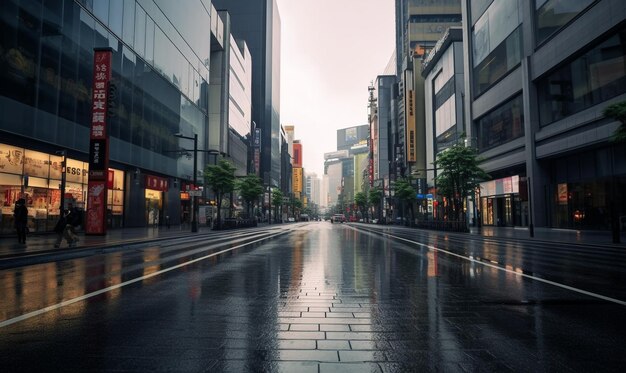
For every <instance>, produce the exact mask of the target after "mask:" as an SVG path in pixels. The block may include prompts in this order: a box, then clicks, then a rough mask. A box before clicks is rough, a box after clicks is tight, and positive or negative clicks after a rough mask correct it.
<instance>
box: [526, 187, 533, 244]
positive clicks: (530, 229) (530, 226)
mask: <svg viewBox="0 0 626 373" xmlns="http://www.w3.org/2000/svg"><path fill="white" fill-rule="evenodd" d="M526 182H527V184H526V188H527V189H528V220H529V224H528V232H529V233H530V237H535V227H534V226H533V199H532V198H531V196H530V190H531V187H530V176H529V177H527V178H526Z"/></svg>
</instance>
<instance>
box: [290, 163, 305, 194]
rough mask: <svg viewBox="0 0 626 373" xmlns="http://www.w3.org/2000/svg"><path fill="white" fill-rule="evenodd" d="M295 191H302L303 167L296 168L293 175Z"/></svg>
mask: <svg viewBox="0 0 626 373" xmlns="http://www.w3.org/2000/svg"><path fill="white" fill-rule="evenodd" d="M291 184H292V187H293V191H294V192H297V193H302V168H294V169H293V173H292V175H291Z"/></svg>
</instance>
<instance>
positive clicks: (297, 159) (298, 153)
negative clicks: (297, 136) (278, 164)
mask: <svg viewBox="0 0 626 373" xmlns="http://www.w3.org/2000/svg"><path fill="white" fill-rule="evenodd" d="M293 167H294V168H302V144H298V143H295V144H293Z"/></svg>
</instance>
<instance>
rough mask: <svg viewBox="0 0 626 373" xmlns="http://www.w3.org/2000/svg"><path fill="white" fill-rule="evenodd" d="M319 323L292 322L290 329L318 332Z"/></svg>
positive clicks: (291, 330) (292, 330)
mask: <svg viewBox="0 0 626 373" xmlns="http://www.w3.org/2000/svg"><path fill="white" fill-rule="evenodd" d="M319 328H320V327H319V325H318V324H291V325H290V326H289V331H290V332H294V331H308V332H318V331H320V330H319Z"/></svg>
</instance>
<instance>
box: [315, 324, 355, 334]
mask: <svg viewBox="0 0 626 373" xmlns="http://www.w3.org/2000/svg"><path fill="white" fill-rule="evenodd" d="M320 331H322V332H349V331H350V325H347V324H343V325H342V324H320Z"/></svg>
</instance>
